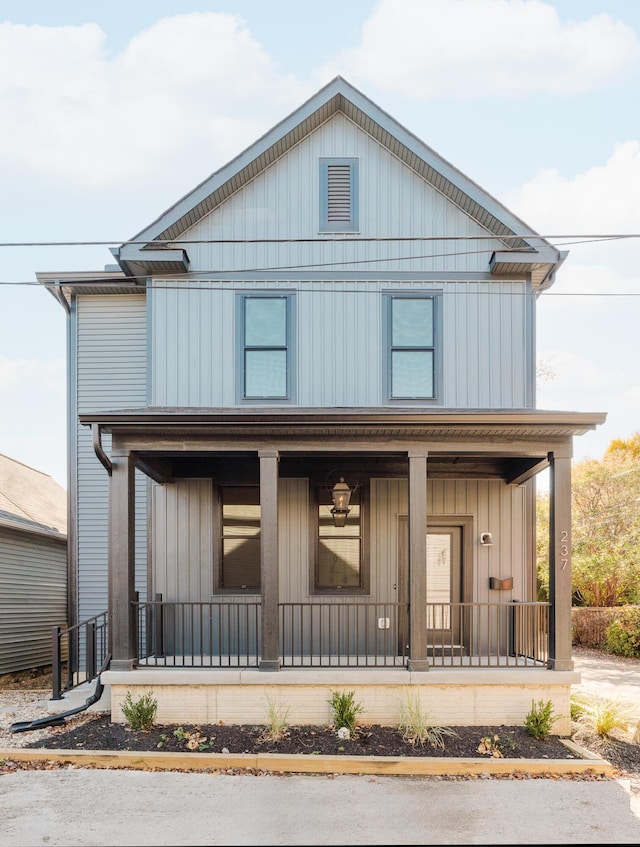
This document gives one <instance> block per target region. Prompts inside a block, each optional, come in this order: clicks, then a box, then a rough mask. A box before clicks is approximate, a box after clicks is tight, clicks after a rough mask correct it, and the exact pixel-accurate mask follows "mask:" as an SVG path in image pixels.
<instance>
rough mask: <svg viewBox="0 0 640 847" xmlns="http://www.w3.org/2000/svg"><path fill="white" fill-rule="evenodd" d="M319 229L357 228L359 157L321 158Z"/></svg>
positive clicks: (336, 230) (343, 230)
mask: <svg viewBox="0 0 640 847" xmlns="http://www.w3.org/2000/svg"><path fill="white" fill-rule="evenodd" d="M319 230H320V232H356V231H357V230H358V159H344V158H334V159H320V227H319Z"/></svg>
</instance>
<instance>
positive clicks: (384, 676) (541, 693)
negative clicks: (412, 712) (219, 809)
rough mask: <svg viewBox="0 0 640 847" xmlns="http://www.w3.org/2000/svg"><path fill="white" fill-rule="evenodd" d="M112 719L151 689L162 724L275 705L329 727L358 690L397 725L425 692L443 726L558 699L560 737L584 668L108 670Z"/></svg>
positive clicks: (256, 712)
mask: <svg viewBox="0 0 640 847" xmlns="http://www.w3.org/2000/svg"><path fill="white" fill-rule="evenodd" d="M102 681H103V682H104V684H105V685H108V686H109V688H110V691H111V718H112V720H113V721H115V722H118V723H124V722H125V718H124V715H123V713H122V709H121V704H122V701H123V700H124V698H125V697H126V694H127V692H130V693H131V697H132V698H133V700H134V701H135V700H136V699H137V698H138V697H140V696H142V695H143V694H146V693H148V692H151V693H152V695H153V697H155V698H156V700H157V702H158V712H157V718H156V720H157V722H158V723H159V724H180V723H187V724H215V723H226V724H265V723H268V717H267V714H268V708H269V703H270V702H272V703H274V704H275V705H276V706H277V707H279V708H280V709H281V710H282V712H285V711H287V710H288V716H287V721H288V723H289V724H292V725H295V724H317V725H326V724H328V723H329V722H330V720H331V710H330V706H329V701H330V699H331V695H332V693H333V691H353V692H354V699H355V701H356V702H357V703H359V704H361V705H362V707H363V711H362V713H361V714H360V716H359V722H360V723H362V724H363V725H366V724H382V725H387V726H395V725H397V724H398V722H399V719H400V711H401V707H402V705H403V703H406V702H407V701H408V698H410V699H411V700H412V701H413V700H414V698H416V697H417V698H419V703H420V706H421V708H422V709H423V710H424V712H426V713H427V715H428V717H429V720H430V721H431V722H432V723H433V724H434V725H437V726H464V725H467V726H501V725H504V726H519V725H522V724H524V721H525V717H526V715H527V714H528V712H529V711H530V710H531V706H532V701H533V702H535V703H536V704H537V703H538V702H539V701H540V700H542V701H543V702H544V703H546V702H547V700H550V701H551V703H552V705H553V715H554V716H557V717H558V720H556V721H555V722H554V724H553V727H552V732H553V733H554V734H556V735H570V734H571V718H570V708H569V707H570V696H571V686H572V685H577V684H579V682H580V674H579V673H577V672H576V671H549V670H545V669H529V670H513V671H511V670H486V669H483V670H455V671H451V670H430V671H428V672H410V671H398V670H371V671H367V670H359V671H356V672H354V671H353V670H340V669H321V670H304V671H300V670H289V669H285V670H281V671H279V672H277V673H266V672H261V671H258V670H255V669H242V670H240V669H238V670H225V671H221V670H199V669H187V670H165V669H138V670H133V671H125V672H121V671H106V672H105V673H103V674H102Z"/></svg>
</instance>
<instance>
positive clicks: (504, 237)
mask: <svg viewBox="0 0 640 847" xmlns="http://www.w3.org/2000/svg"><path fill="white" fill-rule="evenodd" d="M634 238H640V233H636V232H630V233H603V234H602V233H601V234H568V235H567V234H554V235H540V234H538V233H521V234H517V233H516V234H496V233H491V232H487V233H486V234H485V235H390V236H352V235H344V236H343V235H334V236H315V237H304V238H194V239H181V238H178V239H175V238H168V239H149V238H146V239H140V240H138V239H135V238H132V239H126V238H125V239H122V240H121V239H117V238H115V239H111V240H109V241H0V247H109V246H113V245H114V244H117V245H120V246H129V245H136V244H145V245H157V246H159V247H167V246H171V247H177V246H180V245H183V244H186V245H189V244H345V243H356V244H358V243H371V242H374V243H375V242H380V243H384V242H398V241H400V242H403V241H487V240H491V241H513V240H529V241H550V240H555V239H571V241H569V242H567V244H571V243H575V244H583V243H589V242H591V241H594V242H600V241H612V240H623V239H634ZM576 239H578V240H576ZM510 249H511V250H514V249H515V250H525V251H526V250H527V248H526V247H521V248H518V247H516V248H510Z"/></svg>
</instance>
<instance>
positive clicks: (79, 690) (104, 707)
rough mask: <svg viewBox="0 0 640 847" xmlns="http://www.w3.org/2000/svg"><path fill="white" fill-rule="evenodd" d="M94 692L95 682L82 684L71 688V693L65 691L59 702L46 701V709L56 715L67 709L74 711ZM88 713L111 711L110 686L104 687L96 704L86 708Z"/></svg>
mask: <svg viewBox="0 0 640 847" xmlns="http://www.w3.org/2000/svg"><path fill="white" fill-rule="evenodd" d="M95 690H96V680H95V679H94V680H92V681H91V682H83V683H82V684H81V685H78V686H76V688H72V689H71V691H66V692H65V693H64V695H63V697H62V699H61V700H47V702H46V709H47V711H48V712H49V713H50V714H52V715H56V714H58V713H60V712H67V711H69V709H76V708H77V707H78V706H82V705H83V704H84V703H86V702H87V700H88V699H89V697H91V695H92V694H93V693H94V691H95ZM86 711H88V712H110V711H111V686H109V685H105V686H104V690H103V692H102V696H101V697H100V699H99V700H98V701H97V702H96V703H92V705H91V706H89V707H88V708H87V710H86Z"/></svg>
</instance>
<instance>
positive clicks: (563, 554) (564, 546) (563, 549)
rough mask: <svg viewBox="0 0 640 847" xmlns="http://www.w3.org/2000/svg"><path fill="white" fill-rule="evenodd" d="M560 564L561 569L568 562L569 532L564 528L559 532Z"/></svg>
mask: <svg viewBox="0 0 640 847" xmlns="http://www.w3.org/2000/svg"><path fill="white" fill-rule="evenodd" d="M560 564H561V565H562V570H564V569H565V568H566V567H567V565H568V564H569V533H568V532H567V530H566V529H563V530H562V532H561V533H560Z"/></svg>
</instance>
